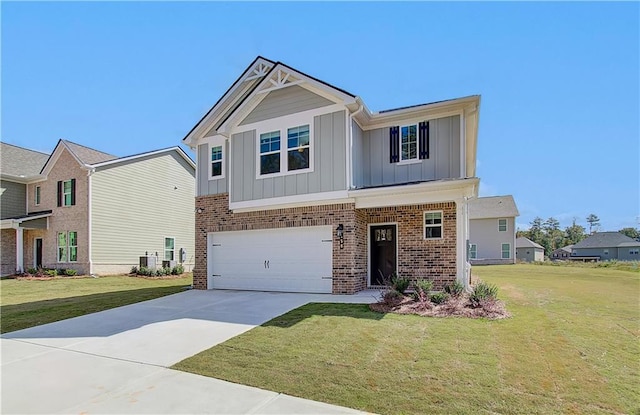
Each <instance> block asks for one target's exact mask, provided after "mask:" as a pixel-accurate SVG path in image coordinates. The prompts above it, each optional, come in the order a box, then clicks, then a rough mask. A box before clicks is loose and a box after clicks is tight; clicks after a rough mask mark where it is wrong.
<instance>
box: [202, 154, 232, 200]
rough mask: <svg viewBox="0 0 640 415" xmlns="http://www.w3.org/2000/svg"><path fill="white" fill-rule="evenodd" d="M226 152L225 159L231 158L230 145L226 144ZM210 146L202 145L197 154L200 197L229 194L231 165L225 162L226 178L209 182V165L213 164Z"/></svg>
mask: <svg viewBox="0 0 640 415" xmlns="http://www.w3.org/2000/svg"><path fill="white" fill-rule="evenodd" d="M224 145H225V151H224V153H223V157H224V158H227V157H229V144H228V143H227V142H225V144H224ZM209 149H210V147H209V144H206V143H205V144H200V145H199V146H198V152H197V156H196V157H197V166H198V167H197V168H198V189H197V194H198V196H202V195H215V194H218V193H227V192H228V183H229V163H228V162H227V160H224V162H223V163H222V165H223V166H224V178H222V179H214V180H209V163H211V155H210V153H209V151H210V150H209Z"/></svg>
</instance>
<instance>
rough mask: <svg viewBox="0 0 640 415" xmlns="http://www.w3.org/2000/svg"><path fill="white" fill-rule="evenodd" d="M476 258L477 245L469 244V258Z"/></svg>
mask: <svg viewBox="0 0 640 415" xmlns="http://www.w3.org/2000/svg"><path fill="white" fill-rule="evenodd" d="M477 257H478V245H476V244H471V246H470V247H469V258H470V259H476V258H477Z"/></svg>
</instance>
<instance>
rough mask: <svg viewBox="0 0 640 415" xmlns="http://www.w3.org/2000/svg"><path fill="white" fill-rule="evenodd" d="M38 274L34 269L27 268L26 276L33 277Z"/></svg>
mask: <svg viewBox="0 0 640 415" xmlns="http://www.w3.org/2000/svg"><path fill="white" fill-rule="evenodd" d="M37 272H38V270H37V269H35V268H27V274H31V275H35V274H36V273H37Z"/></svg>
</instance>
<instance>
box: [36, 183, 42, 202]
mask: <svg viewBox="0 0 640 415" xmlns="http://www.w3.org/2000/svg"><path fill="white" fill-rule="evenodd" d="M40 191H41V190H40V186H36V188H35V204H36V206H38V205H39V204H40Z"/></svg>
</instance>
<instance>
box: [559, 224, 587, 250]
mask: <svg viewBox="0 0 640 415" xmlns="http://www.w3.org/2000/svg"><path fill="white" fill-rule="evenodd" d="M585 232H586V229H585V228H584V226H580V225H578V224H576V220H575V218H574V219H573V223H572V224H571V226H567V227H566V228H565V230H564V235H565V240H564V245H565V246H566V245H575V244H577V243H578V242H580V241H581V240H583V239H584V238H586V237H587V235H586V234H585Z"/></svg>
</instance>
